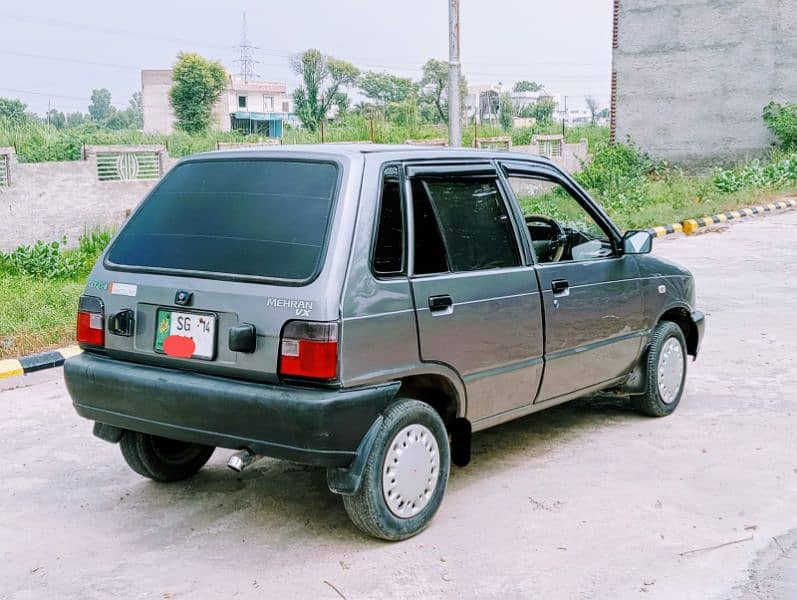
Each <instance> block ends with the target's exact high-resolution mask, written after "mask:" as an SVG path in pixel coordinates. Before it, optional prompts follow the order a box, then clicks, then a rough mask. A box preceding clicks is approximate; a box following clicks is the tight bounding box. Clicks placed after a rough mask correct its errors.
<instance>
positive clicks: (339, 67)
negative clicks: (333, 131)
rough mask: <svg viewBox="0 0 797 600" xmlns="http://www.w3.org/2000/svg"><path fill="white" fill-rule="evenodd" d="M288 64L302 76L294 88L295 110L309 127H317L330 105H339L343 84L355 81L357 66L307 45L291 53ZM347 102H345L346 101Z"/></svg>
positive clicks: (313, 129)
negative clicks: (300, 81)
mask: <svg viewBox="0 0 797 600" xmlns="http://www.w3.org/2000/svg"><path fill="white" fill-rule="evenodd" d="M290 63H291V68H292V69H293V71H294V73H296V74H297V75H299V76H300V77H301V78H302V84H303V85H301V86H299V87H298V88H296V90H294V92H293V102H294V104H295V105H296V114H297V116H298V117H299V119H300V120H301V122H302V125H304V126H305V127H306V128H307V129H308V130H310V131H316V130H317V129H318V125H319V123H320V122H321V119H323V118H324V117H326V114H327V113H328V112H329V109H330V107H331V106H332V105H338V107H340V105H341V98H340V94H344V95H345V92H344V91H343V89H342V88H344V87H345V86H349V85H352V84H354V83H355V82H356V81H357V78H358V77H359V75H360V71H359V69H357V67H355V66H354V65H353V64H351V63H348V62H346V61H343V60H338V59H336V58H332V57H331V56H325V55H324V54H322V53H321V52H320V51H319V50H316V49H315V48H310V49H309V50H305V51H304V52H302V53H300V54H296V55H294V56H292V57H291V60H290ZM347 105H348V103H347Z"/></svg>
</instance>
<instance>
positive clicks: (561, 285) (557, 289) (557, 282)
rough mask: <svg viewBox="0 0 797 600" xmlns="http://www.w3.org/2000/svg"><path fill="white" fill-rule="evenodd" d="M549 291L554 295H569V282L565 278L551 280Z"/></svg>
mask: <svg viewBox="0 0 797 600" xmlns="http://www.w3.org/2000/svg"><path fill="white" fill-rule="evenodd" d="M551 291H552V292H553V295H554V296H569V295H570V283H568V281H567V279H554V280H553V281H552V282H551Z"/></svg>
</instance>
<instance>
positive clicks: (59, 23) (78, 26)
mask: <svg viewBox="0 0 797 600" xmlns="http://www.w3.org/2000/svg"><path fill="white" fill-rule="evenodd" d="M0 17H3V18H6V19H13V20H15V21H22V22H27V23H39V24H41V25H48V26H51V27H61V28H63V29H69V30H70V31H75V30H78V31H80V30H83V31H93V32H95V33H101V34H103V35H114V36H118V35H122V36H128V37H130V36H132V37H135V38H136V39H138V40H140V39H150V40H159V41H166V42H177V43H180V44H192V45H194V44H197V45H202V46H205V47H208V48H216V49H219V50H228V51H229V50H232V49H233V48H235V47H234V46H226V45H221V44H216V43H214V42H207V41H205V42H198V41H197V40H189V39H187V38H180V37H174V36H167V35H159V34H153V33H149V32H145V31H134V30H131V29H119V28H116V27H102V26H99V25H91V24H87V23H76V22H74V21H65V20H63V19H52V18H49V17H33V16H29V15H17V14H13V13H8V12H5V11H0Z"/></svg>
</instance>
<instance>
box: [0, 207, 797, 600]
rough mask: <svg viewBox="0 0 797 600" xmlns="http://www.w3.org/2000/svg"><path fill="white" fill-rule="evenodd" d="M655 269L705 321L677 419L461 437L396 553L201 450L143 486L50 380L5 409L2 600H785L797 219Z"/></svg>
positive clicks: (586, 418)
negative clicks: (431, 504)
mask: <svg viewBox="0 0 797 600" xmlns="http://www.w3.org/2000/svg"><path fill="white" fill-rule="evenodd" d="M657 252H659V253H661V254H662V255H665V256H669V257H672V258H674V259H676V260H679V261H681V262H682V263H684V264H686V265H687V266H689V267H690V268H691V269H693V270H694V272H695V273H696V275H697V278H698V297H699V304H700V305H701V307H702V308H704V309H705V311H706V312H707V314H708V319H709V320H708V336H707V338H706V340H705V343H704V346H703V355H702V356H701V359H700V360H699V361H698V362H696V363H694V364H690V372H689V383H688V389H687V393H686V395H685V396H684V398H683V401H682V403H681V407H680V409H679V410H678V412H677V413H676V414H675V415H673V416H672V417H669V418H666V419H648V418H642V417H638V416H636V415H635V414H633V413H630V412H627V411H624V410H622V409H620V408H618V407H616V406H612V404H611V403H600V402H591V403H590V402H584V401H581V402H577V403H574V404H570V405H566V406H562V407H557V408H554V409H551V410H550V411H547V412H545V413H541V414H538V415H533V416H530V417H528V418H525V419H522V420H520V421H516V422H513V423H509V424H507V425H504V426H502V427H499V428H496V429H493V430H489V431H486V432H483V433H481V434H477V435H476V436H475V440H474V460H473V462H472V464H471V465H470V466H468V467H467V468H464V469H454V470H453V472H452V478H451V483H450V487H449V490H448V494H447V496H446V499H445V501H444V503H443V506H442V509H441V511H440V513H439V514H438V516H437V518H436V519H435V521H434V522H433V524H432V526H431V527H430V528H429V529H428V530H427V531H426V532H424V533H423V534H421V535H420V536H418V537H416V538H414V539H412V540H410V541H407V542H404V543H400V544H388V543H383V542H378V541H374V540H371V539H368V538H365V537H363V536H362V535H360V534H359V533H358V532H357V531H356V530H355V529H354V528H353V527H352V526H351V525H350V524H349V521H348V519H347V517H346V515H345V513H344V511H343V507H342V505H341V502H340V499H339V498H338V497H336V496H334V495H332V494H330V493H329V492H328V491H327V489H326V486H325V483H324V473H323V471H320V470H312V469H305V468H302V467H297V466H294V465H290V464H286V463H280V462H276V461H265V462H264V463H262V464H261V465H260V466H259V467H258V468H255V469H253V470H251V471H250V472H246V473H245V474H243V475H242V476H236V475H235V474H234V473H232V472H231V471H229V470H227V469H226V468H225V467H224V460H225V459H226V456H227V454H226V453H225V452H217V453H216V455H215V456H214V457H213V459H212V461H211V463H210V465H209V466H208V467H206V468H205V469H204V470H203V471H202V472H201V473H200V474H199V475H198V476H197V477H195V478H194V479H192V480H191V481H188V482H185V483H179V484H172V485H158V484H154V483H151V482H148V481H145V480H143V479H141V478H140V477H138V476H137V475H135V474H134V473H133V472H132V471H130V470H129V469H128V468H127V467H126V465H125V464H124V463H123V461H122V458H121V456H120V453H119V450H118V448H115V447H113V446H111V445H108V444H106V443H104V442H101V441H99V440H96V439H94V438H93V437H92V436H91V425H90V424H89V423H87V422H85V421H83V420H81V419H79V418H78V417H77V416H76V415H75V414H74V413H73V411H72V409H71V407H70V404H69V399H68V398H67V395H66V393H65V391H64V386H63V384H62V382H61V380H60V374H59V373H57V372H53V373H52V374H51V375H50V376H48V377H46V378H43V379H42V378H40V379H39V380H38V381H37V382H34V385H32V386H29V387H24V388H19V389H13V390H7V391H4V392H2V393H0V411H2V425H0V431H2V440H3V445H2V450H0V452H1V454H0V457H2V460H0V598H3V599H7V598H8V599H10V598H14V599H23V598H42V597H46V598H61V597H70V598H72V597H80V598H108V597H125V598H232V597H236V598H294V597H295V598H300V597H307V598H333V599H334V598H339V597H341V596H343V597H346V598H350V599H352V598H384V597H403V598H408V597H414V598H435V597H496V598H516V597H518V598H519V597H524V598H531V597H533V598H546V599H549V598H637V597H640V598H646V599H647V598H668V599H669V598H679V599H680V598H699V599H701V600H702V599H706V598H723V599H726V598H746V597H754V598H759V597H760V598H786V597H792V598H794V597H797V587H795V585H797V584H796V583H795V579H797V577H795V574H794V571H795V566H794V562H791V563H789V562H788V560H787V559H786V558H784V555H787V556H788V555H789V552H791V556H793V555H795V554H797V551H795V549H794V542H793V541H790V540H793V537H790V536H789V535H787V533H788V532H789V531H790V530H791V529H793V528H797V514H795V510H794V509H795V502H796V501H797V441H795V440H796V438H795V434H794V431H795V425H797V368H795V363H794V358H795V346H796V345H797V317H795V309H797V283H795V282H797V267H795V265H797V212H792V213H789V214H783V215H777V216H772V217H768V218H761V219H758V220H756V221H754V222H745V223H740V224H737V225H734V226H733V227H731V228H730V229H729V230H728V231H725V232H723V233H706V234H704V235H699V236H695V237H692V238H688V239H678V240H664V241H661V242H658V243H657ZM775 537H777V538H778V540H782V545H783V548H782V551H780V550H778V551H773V548H775V547H776V546H775V544H776V542H773V538H775ZM731 542H733V543H731ZM722 544H726V545H722ZM720 545H722V546H720Z"/></svg>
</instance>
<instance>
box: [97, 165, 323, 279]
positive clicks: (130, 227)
mask: <svg viewBox="0 0 797 600" xmlns="http://www.w3.org/2000/svg"><path fill="white" fill-rule="evenodd" d="M337 179H338V168H337V166H336V165H334V164H332V163H325V162H308V161H295V160H274V159H270V160H266V159H258V160H243V159H236V160H232V159H230V160H207V161H198V162H188V163H185V164H182V165H179V166H177V167H175V168H174V169H173V170H172V171H171V172H169V174H168V175H166V177H164V179H163V181H162V182H161V184H160V185H159V186H158V187H157V188H155V190H154V191H153V192H152V194H150V196H149V197H148V198H147V199H146V200H145V201H144V203H143V204H142V206H141V208H140V209H139V210H138V211H136V213H135V214H134V215H133V216H132V217H131V218H130V220H129V221H128V223H127V224H126V225H125V227H124V228H123V229H122V231H121V232H120V233H119V236H118V237H117V239H116V241H115V242H114V244H113V246H112V247H111V249H110V251H109V253H108V261H109V263H111V266H113V265H118V266H124V267H133V268H141V269H159V270H160V269H166V270H178V271H200V272H204V273H209V274H226V275H234V276H244V277H263V278H268V279H285V280H295V281H302V280H307V279H309V278H311V277H312V276H313V275H314V274H315V273H316V271H317V269H318V264H319V261H320V259H321V253H322V250H323V247H324V243H325V240H326V237H327V229H328V225H329V221H330V215H331V211H332V206H333V203H334V196H335V189H336V186H337Z"/></svg>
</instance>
